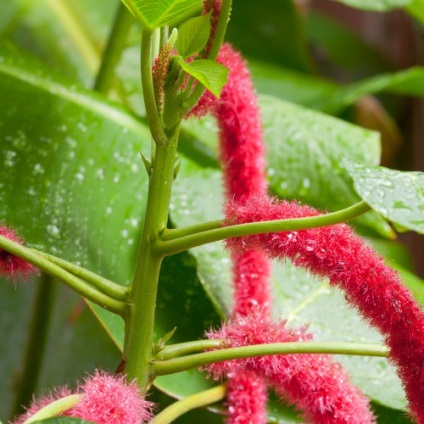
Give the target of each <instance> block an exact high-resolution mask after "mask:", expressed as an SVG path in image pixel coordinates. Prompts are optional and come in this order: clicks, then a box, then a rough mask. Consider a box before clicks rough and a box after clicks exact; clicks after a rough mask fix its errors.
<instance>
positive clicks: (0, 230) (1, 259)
mask: <svg viewBox="0 0 424 424" xmlns="http://www.w3.org/2000/svg"><path fill="white" fill-rule="evenodd" d="M0 236H3V237H6V238H8V239H9V240H12V241H14V242H15V243H19V244H22V243H23V241H22V239H21V238H20V237H19V236H18V234H17V233H16V231H15V230H13V229H12V228H9V227H5V226H3V225H0ZM36 273H37V268H36V267H35V266H33V265H31V264H30V263H29V262H26V261H24V260H23V259H21V258H19V257H18V256H15V255H12V254H11V253H9V252H6V251H5V250H3V249H1V248H0V276H2V277H7V278H11V279H12V280H13V281H16V278H17V277H18V276H21V277H23V278H27V277H29V276H30V275H31V274H36Z"/></svg>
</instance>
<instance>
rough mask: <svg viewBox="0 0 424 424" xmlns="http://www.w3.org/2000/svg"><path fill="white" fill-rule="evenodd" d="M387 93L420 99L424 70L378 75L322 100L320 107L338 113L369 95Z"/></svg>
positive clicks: (415, 69)
mask: <svg viewBox="0 0 424 424" xmlns="http://www.w3.org/2000/svg"><path fill="white" fill-rule="evenodd" d="M380 92H387V93H393V94H402V95H409V96H416V97H420V96H423V95H424V68H421V67H416V68H410V69H407V70H406V71H400V72H395V73H391V74H383V75H378V76H376V77H373V78H370V79H367V80H364V81H360V82H358V83H355V84H352V85H350V86H347V87H344V88H341V89H340V90H338V91H336V92H335V93H334V94H333V96H331V97H330V98H327V99H322V101H321V102H320V103H318V105H317V106H318V107H319V108H320V109H321V110H324V111H325V112H327V113H333V114H335V113H338V112H340V111H341V110H343V109H344V108H345V107H347V106H350V105H352V104H354V103H355V102H356V101H357V100H359V99H360V98H361V97H364V96H367V95H369V94H376V93H380Z"/></svg>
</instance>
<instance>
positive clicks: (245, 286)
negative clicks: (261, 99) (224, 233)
mask: <svg viewBox="0 0 424 424" xmlns="http://www.w3.org/2000/svg"><path fill="white" fill-rule="evenodd" d="M209 3H212V5H211V7H212V6H216V1H212V2H211V1H209ZM212 10H214V12H213V13H215V9H214V8H213V7H212ZM213 16H214V15H212V18H213ZM212 26H213V25H212ZM218 61H219V62H220V63H221V64H223V65H224V66H226V67H228V68H229V70H230V72H229V77H228V81H227V84H226V85H225V87H224V88H223V90H222V93H221V98H220V99H219V100H217V101H216V103H215V106H214V115H215V116H216V119H217V122H218V126H219V140H220V143H219V144H220V146H219V147H220V159H221V163H222V167H223V175H224V184H225V191H226V197H227V199H232V200H234V201H235V202H239V203H241V204H242V203H244V202H246V201H248V199H249V197H251V196H254V195H255V196H256V195H264V194H266V192H267V188H268V187H267V179H266V174H265V149H264V142H263V137H262V129H261V120H260V114H259V108H258V106H257V97H256V94H255V90H254V87H253V84H252V79H251V76H250V72H249V70H248V68H247V66H246V63H245V62H244V60H243V59H242V57H241V55H240V54H239V53H238V52H236V51H234V50H233V49H232V48H231V46H229V45H224V46H222V48H221V50H220V52H219V55H218ZM206 96H208V95H207V94H206ZM232 263H233V285H234V306H233V314H242V315H246V314H248V313H250V312H251V311H252V308H258V307H260V310H261V311H262V314H263V315H264V317H265V316H266V317H269V315H270V305H271V301H270V299H271V295H270V288H269V275H270V268H271V267H270V263H269V260H268V259H267V257H266V255H265V254H264V252H263V251H261V250H260V249H252V250H248V251H246V252H243V253H241V254H232ZM267 398H268V396H267V387H266V383H265V382H264V381H263V378H261V377H260V376H258V375H255V374H254V373H249V372H248V373H239V374H233V375H232V376H231V377H229V379H228V395H227V405H228V420H227V423H228V424H248V423H256V424H265V423H266V422H267V407H266V406H267Z"/></svg>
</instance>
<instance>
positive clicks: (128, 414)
mask: <svg viewBox="0 0 424 424" xmlns="http://www.w3.org/2000/svg"><path fill="white" fill-rule="evenodd" d="M81 391H82V393H83V394H84V395H83V397H82V399H81V401H80V402H78V403H77V404H76V405H74V406H73V407H72V408H71V409H69V410H68V411H66V413H65V414H64V415H67V416H69V417H75V418H81V419H83V420H87V421H93V422H95V423H96V424H123V423H125V424H143V423H145V422H147V421H149V420H150V419H151V418H152V409H153V403H152V402H149V401H147V400H145V399H144V398H143V397H141V396H140V392H139V389H138V386H137V384H136V383H135V382H132V383H127V382H126V381H125V376H123V375H115V376H111V375H109V374H107V373H105V372H102V371H96V372H95V374H94V375H93V376H90V377H88V378H87V379H86V380H85V382H84V384H83V385H82V386H81Z"/></svg>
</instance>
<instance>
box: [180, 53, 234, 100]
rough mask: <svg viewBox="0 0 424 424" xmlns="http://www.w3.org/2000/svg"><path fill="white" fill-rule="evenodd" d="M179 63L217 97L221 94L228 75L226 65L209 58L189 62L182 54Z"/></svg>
mask: <svg viewBox="0 0 424 424" xmlns="http://www.w3.org/2000/svg"><path fill="white" fill-rule="evenodd" d="M178 63H179V64H180V65H181V68H183V69H184V71H186V72H187V73H188V74H189V75H191V76H193V77H194V78H196V79H197V80H198V81H199V82H200V83H201V84H203V85H204V86H205V87H206V88H207V89H208V90H209V91H210V92H212V93H213V94H214V95H215V96H216V97H219V96H220V95H221V90H222V88H223V87H224V85H225V83H226V82H227V77H228V69H227V68H226V67H225V66H223V65H221V64H220V63H216V62H213V61H212V60H208V59H199V60H195V61H194V62H190V63H187V62H185V61H184V59H183V58H182V57H181V56H179V58H178Z"/></svg>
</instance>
